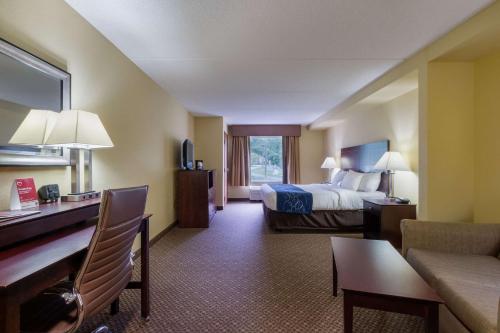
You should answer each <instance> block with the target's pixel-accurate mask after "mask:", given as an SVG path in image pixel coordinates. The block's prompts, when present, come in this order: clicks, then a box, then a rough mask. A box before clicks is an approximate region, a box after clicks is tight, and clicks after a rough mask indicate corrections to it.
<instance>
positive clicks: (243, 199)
mask: <svg viewBox="0 0 500 333" xmlns="http://www.w3.org/2000/svg"><path fill="white" fill-rule="evenodd" d="M227 201H250V198H227Z"/></svg>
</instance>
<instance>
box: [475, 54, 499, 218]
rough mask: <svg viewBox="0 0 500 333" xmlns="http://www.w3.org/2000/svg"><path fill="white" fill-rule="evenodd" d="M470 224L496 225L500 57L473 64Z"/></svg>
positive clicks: (497, 211) (497, 216) (489, 57)
mask: <svg viewBox="0 0 500 333" xmlns="http://www.w3.org/2000/svg"><path fill="white" fill-rule="evenodd" d="M475 108H476V114H475V133H474V134H475V140H474V142H475V151H474V153H475V154H474V156H475V177H474V180H475V188H474V194H475V198H474V221H475V222H490V223H491V222H496V223H500V204H499V199H500V134H499V125H500V54H499V53H497V54H493V55H490V56H486V57H483V58H480V59H478V60H477V61H476V62H475Z"/></svg>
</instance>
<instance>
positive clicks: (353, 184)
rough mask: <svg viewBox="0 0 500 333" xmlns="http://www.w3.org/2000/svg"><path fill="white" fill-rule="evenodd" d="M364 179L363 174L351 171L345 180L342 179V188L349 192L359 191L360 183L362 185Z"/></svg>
mask: <svg viewBox="0 0 500 333" xmlns="http://www.w3.org/2000/svg"><path fill="white" fill-rule="evenodd" d="M362 178H363V174H362V173H359V172H356V171H352V170H349V172H348V173H347V175H345V177H344V179H342V184H340V187H341V188H345V189H348V190H353V191H357V190H358V187H359V183H361V179H362Z"/></svg>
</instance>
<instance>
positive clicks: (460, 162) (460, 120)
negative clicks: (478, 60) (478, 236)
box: [425, 62, 474, 221]
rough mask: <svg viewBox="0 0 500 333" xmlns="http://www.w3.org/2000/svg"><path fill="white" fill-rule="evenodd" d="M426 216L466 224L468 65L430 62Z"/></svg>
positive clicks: (469, 214) (470, 199)
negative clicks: (464, 222)
mask: <svg viewBox="0 0 500 333" xmlns="http://www.w3.org/2000/svg"><path fill="white" fill-rule="evenodd" d="M426 135H427V156H426V159H427V176H428V179H429V182H428V184H427V196H426V198H425V200H426V201H427V204H426V206H427V215H428V216H429V217H430V218H431V219H433V220H440V221H443V220H450V221H472V219H473V205H474V65H473V63H467V62H456V63H455V62H454V63H446V62H434V63H430V64H429V66H428V71H427V131H426Z"/></svg>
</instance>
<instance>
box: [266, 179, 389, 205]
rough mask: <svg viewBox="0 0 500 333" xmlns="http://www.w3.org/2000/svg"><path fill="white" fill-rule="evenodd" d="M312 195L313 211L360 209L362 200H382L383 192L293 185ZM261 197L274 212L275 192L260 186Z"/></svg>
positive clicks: (330, 186) (328, 186)
mask: <svg viewBox="0 0 500 333" xmlns="http://www.w3.org/2000/svg"><path fill="white" fill-rule="evenodd" d="M295 186H297V187H299V188H301V189H303V190H304V191H307V192H310V193H312V196H313V206H312V209H313V210H350V209H362V208H363V199H383V198H385V193H383V192H357V191H352V190H346V189H342V188H338V187H335V186H333V185H331V184H307V185H295ZM260 191H261V197H262V201H263V202H264V204H265V205H266V206H267V208H269V209H272V210H276V200H277V199H276V191H274V190H273V188H272V187H271V186H269V185H267V184H264V185H262V186H261V189H260Z"/></svg>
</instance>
